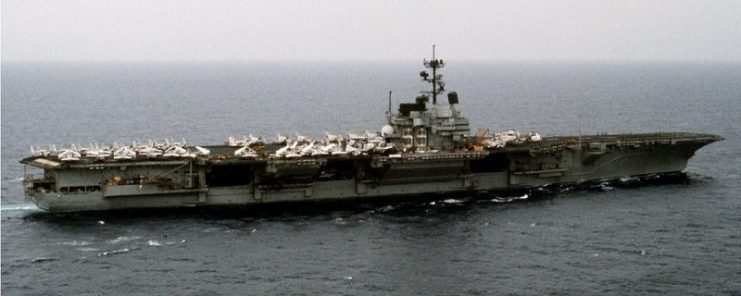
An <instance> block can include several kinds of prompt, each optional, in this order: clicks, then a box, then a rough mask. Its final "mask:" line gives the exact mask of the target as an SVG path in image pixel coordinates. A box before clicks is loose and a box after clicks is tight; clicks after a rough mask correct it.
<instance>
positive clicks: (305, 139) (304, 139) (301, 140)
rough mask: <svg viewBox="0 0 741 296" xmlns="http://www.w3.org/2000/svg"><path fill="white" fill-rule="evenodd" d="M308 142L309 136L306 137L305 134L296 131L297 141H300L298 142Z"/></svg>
mask: <svg viewBox="0 0 741 296" xmlns="http://www.w3.org/2000/svg"><path fill="white" fill-rule="evenodd" d="M308 142H309V138H307V137H304V136H302V135H299V134H298V133H296V143H298V144H306V143H308Z"/></svg>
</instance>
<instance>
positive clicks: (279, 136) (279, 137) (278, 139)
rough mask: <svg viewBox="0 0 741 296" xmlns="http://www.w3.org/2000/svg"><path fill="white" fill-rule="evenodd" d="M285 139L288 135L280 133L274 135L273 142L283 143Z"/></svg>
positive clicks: (286, 139)
mask: <svg viewBox="0 0 741 296" xmlns="http://www.w3.org/2000/svg"><path fill="white" fill-rule="evenodd" d="M287 141H288V137H286V136H281V135H280V134H278V135H277V136H276V137H275V144H285V143H286V142H287Z"/></svg>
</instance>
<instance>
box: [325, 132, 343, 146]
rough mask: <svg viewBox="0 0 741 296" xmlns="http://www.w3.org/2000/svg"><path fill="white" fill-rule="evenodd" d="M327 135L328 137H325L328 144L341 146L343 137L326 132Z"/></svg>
mask: <svg viewBox="0 0 741 296" xmlns="http://www.w3.org/2000/svg"><path fill="white" fill-rule="evenodd" d="M325 135H326V136H325V137H324V139H325V142H326V143H327V144H329V143H337V144H339V143H340V142H342V136H337V135H332V134H330V133H329V132H325Z"/></svg>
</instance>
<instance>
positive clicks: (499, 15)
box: [1, 0, 741, 61]
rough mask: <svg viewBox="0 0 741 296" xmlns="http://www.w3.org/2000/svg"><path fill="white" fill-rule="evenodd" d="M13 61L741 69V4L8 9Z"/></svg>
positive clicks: (100, 4)
mask: <svg viewBox="0 0 741 296" xmlns="http://www.w3.org/2000/svg"><path fill="white" fill-rule="evenodd" d="M1 5H2V6H1V9H2V59H3V61H18V60H54V61H58V60H62V61H66V60H87V61H102V60H127V61H152V60H247V61H249V60H358V59H361V60H398V59H413V60H416V59H420V58H421V57H425V56H427V55H429V51H430V45H431V44H437V47H438V50H439V53H440V54H441V55H443V56H444V58H448V59H466V60H611V61H612V60H638V61H685V60H691V61H698V60H699V61H720V60H734V61H741V1H738V0H703V1H658V0H657V1H649V0H636V1H633V0H618V1H614V0H612V1H548V0H545V1H494V0H489V1H465V0H464V1H435V0H426V1H282V0H278V1H275V0H273V1H197V0H178V1H166V0H156V1H152V0H134V1H105V0H102V1H96V0H89V1H81V0H64V1H49V0H45V1H39V0H3V1H2V4H1Z"/></svg>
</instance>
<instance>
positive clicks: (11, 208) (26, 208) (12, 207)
mask: <svg viewBox="0 0 741 296" xmlns="http://www.w3.org/2000/svg"><path fill="white" fill-rule="evenodd" d="M32 210H41V209H39V208H38V207H37V206H36V205H33V204H19V205H3V206H1V207H0V211H3V212H4V211H32Z"/></svg>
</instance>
